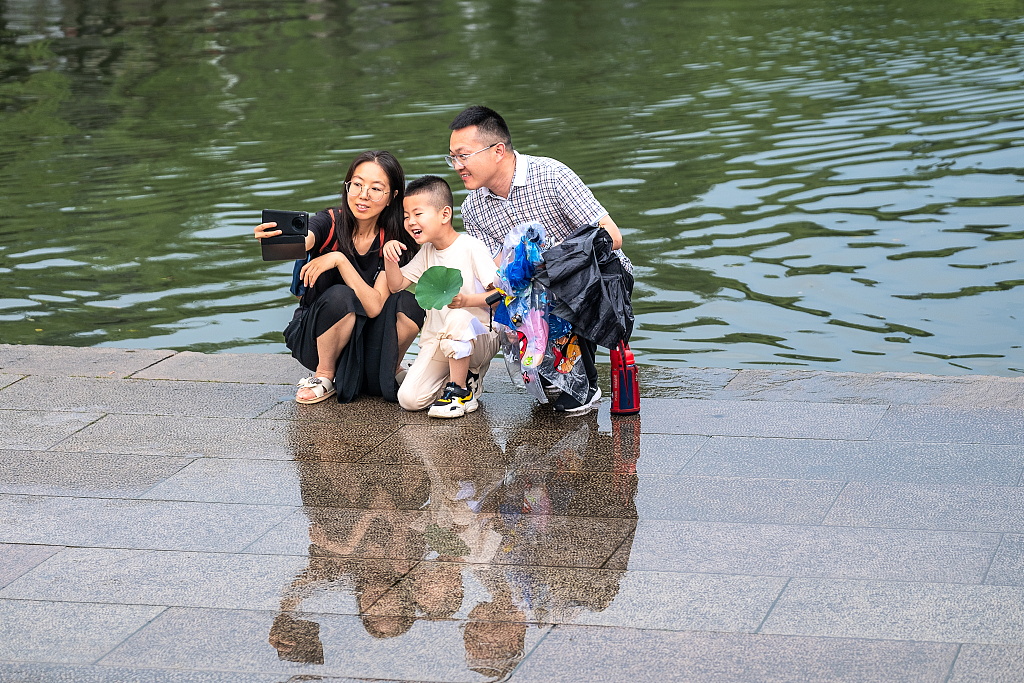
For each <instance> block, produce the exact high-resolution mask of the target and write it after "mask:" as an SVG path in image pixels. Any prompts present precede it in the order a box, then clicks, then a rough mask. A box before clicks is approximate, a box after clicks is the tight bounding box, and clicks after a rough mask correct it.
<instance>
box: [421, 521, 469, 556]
mask: <svg viewBox="0 0 1024 683" xmlns="http://www.w3.org/2000/svg"><path fill="white" fill-rule="evenodd" d="M423 537H424V539H425V540H426V542H427V543H428V544H429V545H430V547H431V548H433V549H434V551H435V552H436V553H437V554H438V555H447V556H449V557H466V556H468V555H469V546H468V545H466V542H465V541H463V540H462V539H461V538H459V537H458V535H456V533H455V532H454V531H452V530H451V529H445V528H444V527H440V526H438V525H437V524H428V525H427V528H426V531H425V533H424V534H423Z"/></svg>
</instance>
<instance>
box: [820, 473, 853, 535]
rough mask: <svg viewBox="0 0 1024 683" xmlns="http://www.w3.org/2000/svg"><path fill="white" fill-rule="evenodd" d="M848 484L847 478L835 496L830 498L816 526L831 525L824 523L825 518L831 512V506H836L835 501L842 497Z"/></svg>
mask: <svg viewBox="0 0 1024 683" xmlns="http://www.w3.org/2000/svg"><path fill="white" fill-rule="evenodd" d="M849 485H850V480H849V479H847V480H846V481H844V482H843V486H842V488H840V489H839V493H837V494H836V497H835V498H833V499H832V504H831V505H829V506H828V510H825V514H824V515H822V517H821V519H820V520H818V526H831V525H826V524H825V520H826V519H828V516H829V515H831V514H832V508H834V507H835V506H836V503H838V502H839V499H840V498H842V497H843V492H844V491H846V487H847V486H849Z"/></svg>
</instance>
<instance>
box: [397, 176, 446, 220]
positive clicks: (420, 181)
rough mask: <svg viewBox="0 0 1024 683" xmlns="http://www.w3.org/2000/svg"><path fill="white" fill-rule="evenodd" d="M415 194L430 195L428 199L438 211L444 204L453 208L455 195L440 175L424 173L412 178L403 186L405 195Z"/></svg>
mask: <svg viewBox="0 0 1024 683" xmlns="http://www.w3.org/2000/svg"><path fill="white" fill-rule="evenodd" d="M417 194H428V195H430V201H431V203H432V204H433V205H434V208H435V209H437V210H438V211H440V210H441V209H443V208H444V207H446V206H447V207H448V208H449V209H452V210H453V211H454V210H455V197H453V196H452V188H451V186H450V185H449V184H448V181H447V180H445V179H444V178H442V177H441V176H436V175H425V176H422V177H420V178H417V179H416V180H413V181H412V182H410V183H409V184H408V185H407V186H406V187H405V196H406V197H412V196H413V195H417Z"/></svg>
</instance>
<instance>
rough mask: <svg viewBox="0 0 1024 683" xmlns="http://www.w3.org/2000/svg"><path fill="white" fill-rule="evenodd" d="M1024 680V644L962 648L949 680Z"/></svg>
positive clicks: (978, 682) (974, 682) (994, 682)
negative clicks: (1017, 645)
mask: <svg viewBox="0 0 1024 683" xmlns="http://www.w3.org/2000/svg"><path fill="white" fill-rule="evenodd" d="M1019 681H1024V648H1021V647H1005V646H998V645H974V644H973V643H968V644H966V645H964V646H963V647H961V648H960V654H959V655H957V658H956V664H954V665H953V672H952V676H951V677H950V679H949V683H1018V682H1019Z"/></svg>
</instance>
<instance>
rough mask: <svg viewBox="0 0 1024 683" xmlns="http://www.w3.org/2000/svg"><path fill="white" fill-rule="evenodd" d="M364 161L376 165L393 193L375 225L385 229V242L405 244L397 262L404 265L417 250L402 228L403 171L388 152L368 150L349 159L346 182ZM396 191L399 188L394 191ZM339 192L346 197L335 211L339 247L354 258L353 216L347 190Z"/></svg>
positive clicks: (417, 246) (410, 236)
mask: <svg viewBox="0 0 1024 683" xmlns="http://www.w3.org/2000/svg"><path fill="white" fill-rule="evenodd" d="M367 161H370V162H373V163H375V164H377V166H379V167H380V169H381V170H382V171H384V174H385V175H386V176H387V177H388V185H389V186H390V188H389V192H390V193H391V195H392V196H391V199H390V201H389V202H388V205H387V206H385V207H384V210H383V211H381V212H380V215H379V216H377V228H378V229H383V230H384V242H385V243H386V242H388V241H390V240H399V241H400V242H401V243H402V244H404V245H405V246H407V247H408V249H406V250H405V251H404V252H403V253H402V259H401V261H399V263H400V265H405V264H406V263H408V262H409V260H410V259H411V258H412V257H413V256H414V255H415V254H416V252H417V251H419V245H418V244H416V240H414V239H413V238H412V235H410V234H409V233H407V232H406V231H405V225H404V222H405V221H404V216H405V212H404V210H403V208H402V200H403V199H404V198H405V172H404V171H403V170H402V165H401V164H400V163H398V159H396V158H395V156H394V155H393V154H392V153H391V152H387V151H383V150H368V151H366V152H363V153H362V154H360V155H359V156H357V157H356V158H355V159H353V160H352V165H351V166H349V167H348V173H346V174H345V182H346V183H347V182H348V181H350V180H352V174H353V173H355V172H356V169H357V168H358V167H359V166H360V164H364V163H366V162H367ZM395 190H397V191H398V192H397V194H396V193H395ZM342 194H344V196H345V201H343V202H342V203H341V206H339V207H338V212H339V213H340V214H341V221H340V222H339V225H338V248H339V249H340V250H341V252H342V253H343V254H345V255H346V256H348V257H349V258H354V257H355V254H356V248H355V245H354V244H353V242H352V233H353V232H354V231H355V228H356V217H355V216H354V215H353V214H352V209H350V208H349V206H348V193H347V191H346V190H345V189H342ZM381 246H383V245H381Z"/></svg>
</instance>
